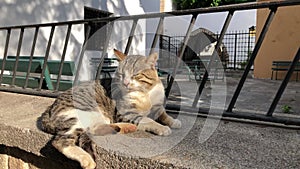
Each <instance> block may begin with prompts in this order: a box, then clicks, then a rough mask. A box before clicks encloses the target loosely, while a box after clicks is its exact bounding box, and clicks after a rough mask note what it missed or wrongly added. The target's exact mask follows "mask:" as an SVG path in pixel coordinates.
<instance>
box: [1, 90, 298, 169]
mask: <svg viewBox="0 0 300 169" xmlns="http://www.w3.org/2000/svg"><path fill="white" fill-rule="evenodd" d="M53 101H54V99H51V98H44V97H37V96H28V95H21V94H13V93H5V92H0V167H2V168H4V169H8V168H10V169H16V168H18V169H23V168H24V169H25V168H26V169H36V168H43V169H44V168H46V169H48V168H49V169H57V168H59V169H67V168H68V169H70V168H80V166H79V165H78V163H77V162H75V161H71V160H69V159H67V158H65V157H64V156H63V155H62V154H60V153H59V152H57V151H56V150H55V149H54V148H53V147H52V146H51V145H50V144H49V141H50V139H51V135H48V134H45V133H43V132H41V131H39V130H38V129H37V127H36V120H37V118H38V117H39V116H40V114H41V113H42V112H43V111H44V110H45V109H46V107H47V106H49V105H50V104H51V103H52V102H53ZM179 118H181V120H182V122H183V124H184V126H183V129H180V130H174V132H173V133H172V135H171V136H169V137H155V136H153V135H151V134H147V133H142V132H137V133H133V134H131V135H127V136H126V137H127V138H126V139H124V138H123V137H120V136H117V135H114V136H109V137H101V138H94V139H95V141H96V142H97V143H98V145H100V146H101V147H100V146H99V147H98V148H97V150H98V156H97V161H96V162H97V165H98V169H104V168H145V169H146V168H147V169H148V168H153V169H154V168H194V169H199V168H200V169H201V168H203V169H207V168H223V169H226V168H270V169H271V168H300V151H299V150H300V132H299V131H300V130H299V128H296V129H289V128H278V127H274V126H267V125H262V124H251V123H239V122H233V121H220V122H218V123H217V125H216V126H215V125H214V124H213V125H210V124H209V125H207V124H208V123H207V121H206V119H203V118H195V117H189V116H182V117H179ZM205 127H207V129H212V130H213V132H212V133H211V135H210V136H209V137H208V139H207V140H205V141H204V142H201V141H199V139H200V140H201V139H202V138H203V137H204V136H205V133H203V128H205ZM141 145H142V146H141ZM132 147H137V148H132Z"/></svg>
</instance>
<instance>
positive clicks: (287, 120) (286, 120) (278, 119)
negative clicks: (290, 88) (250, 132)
mask: <svg viewBox="0 0 300 169" xmlns="http://www.w3.org/2000/svg"><path fill="white" fill-rule="evenodd" d="M166 110H167V111H168V110H172V111H182V112H189V113H192V114H195V115H204V116H215V117H219V118H220V113H216V114H214V112H209V109H208V108H199V109H198V108H193V107H188V106H181V107H180V106H178V105H174V104H167V105H166ZM221 111H223V110H221ZM218 112H219V111H218ZM223 117H230V118H237V119H245V120H254V121H261V122H271V123H278V124H284V125H295V126H300V118H294V117H293V118H292V117H285V116H275V117H274V116H266V115H264V114H258V113H252V112H247V111H243V112H241V111H240V112H234V113H232V112H227V111H223V114H222V116H221V118H223Z"/></svg>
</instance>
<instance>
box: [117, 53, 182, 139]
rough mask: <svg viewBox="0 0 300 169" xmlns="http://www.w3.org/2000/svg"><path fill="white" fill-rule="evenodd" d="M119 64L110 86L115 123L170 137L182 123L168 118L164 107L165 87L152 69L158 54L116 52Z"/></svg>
mask: <svg viewBox="0 0 300 169" xmlns="http://www.w3.org/2000/svg"><path fill="white" fill-rule="evenodd" d="M115 55H116V56H117V57H118V58H119V60H120V64H119V67H118V70H117V73H116V76H117V77H116V79H115V81H114V83H113V87H112V88H113V91H112V97H113V99H114V100H116V106H117V112H118V113H117V118H118V121H122V122H129V123H133V124H136V125H137V128H138V130H143V131H148V132H152V133H155V134H157V135H164V136H166V135H169V134H171V129H170V127H171V128H180V127H181V122H180V121H179V120H177V119H173V118H172V117H171V116H169V115H167V113H166V111H165V108H164V99H165V97H164V87H163V85H162V82H161V80H160V79H159V77H158V74H157V71H156V69H155V64H156V61H157V58H158V56H157V54H156V53H154V54H151V55H150V56H148V57H146V56H141V55H130V56H125V55H124V54H123V53H121V52H120V51H117V50H115Z"/></svg>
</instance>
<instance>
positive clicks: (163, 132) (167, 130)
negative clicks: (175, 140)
mask: <svg viewBox="0 0 300 169" xmlns="http://www.w3.org/2000/svg"><path fill="white" fill-rule="evenodd" d="M171 133H172V130H171V129H170V127H168V126H162V127H161V128H160V129H159V130H158V131H157V133H156V134H157V135H159V136H168V135H170V134H171Z"/></svg>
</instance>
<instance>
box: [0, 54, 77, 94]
mask: <svg viewBox="0 0 300 169" xmlns="http://www.w3.org/2000/svg"><path fill="white" fill-rule="evenodd" d="M29 58H30V57H29V56H20V57H19V61H18V66H17V71H16V75H15V83H14V85H16V86H20V87H24V86H25V83H26V76H27V71H28V66H29ZM2 63H3V59H0V70H2ZM15 63H16V58H15V56H8V57H7V59H6V62H5V68H4V71H6V72H8V73H6V74H3V77H2V84H12V80H13V71H14V67H15ZM43 65H44V57H42V56H40V57H38V56H34V57H33V58H32V63H31V68H30V72H29V75H28V84H27V87H29V88H38V87H39V83H40V74H41V73H42V68H43ZM59 67H60V60H49V61H47V66H46V69H45V71H44V75H43V77H44V79H43V85H42V89H48V90H54V89H55V88H56V85H57V77H58V74H59ZM74 74H75V64H74V62H73V61H65V62H64V64H63V69H62V74H61V78H60V82H59V89H58V90H67V89H69V88H71V87H72V85H73V80H72V77H73V76H74Z"/></svg>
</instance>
